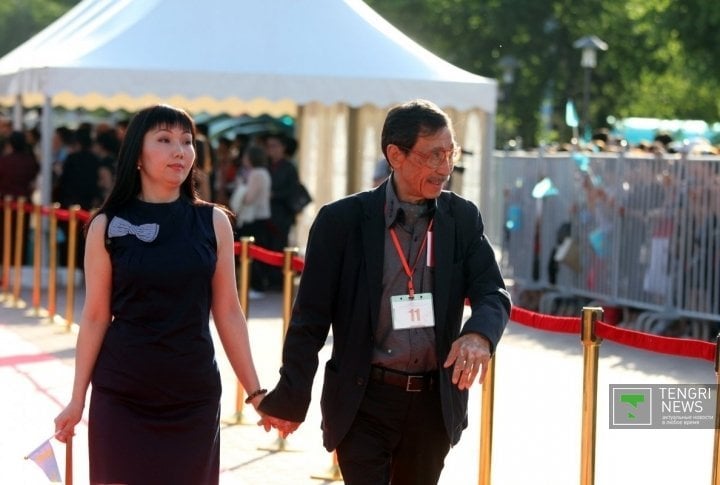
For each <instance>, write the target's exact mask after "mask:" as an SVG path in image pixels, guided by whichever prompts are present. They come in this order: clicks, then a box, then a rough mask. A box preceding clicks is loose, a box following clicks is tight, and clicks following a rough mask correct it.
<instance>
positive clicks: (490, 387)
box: [478, 356, 495, 485]
mask: <svg viewBox="0 0 720 485" xmlns="http://www.w3.org/2000/svg"><path fill="white" fill-rule="evenodd" d="M487 366H488V367H487V373H486V374H485V381H484V382H483V385H482V413H481V414H480V470H479V472H478V484H479V485H490V479H491V473H492V440H493V412H494V407H495V356H492V357H491V358H490V360H489V361H488V363H487Z"/></svg>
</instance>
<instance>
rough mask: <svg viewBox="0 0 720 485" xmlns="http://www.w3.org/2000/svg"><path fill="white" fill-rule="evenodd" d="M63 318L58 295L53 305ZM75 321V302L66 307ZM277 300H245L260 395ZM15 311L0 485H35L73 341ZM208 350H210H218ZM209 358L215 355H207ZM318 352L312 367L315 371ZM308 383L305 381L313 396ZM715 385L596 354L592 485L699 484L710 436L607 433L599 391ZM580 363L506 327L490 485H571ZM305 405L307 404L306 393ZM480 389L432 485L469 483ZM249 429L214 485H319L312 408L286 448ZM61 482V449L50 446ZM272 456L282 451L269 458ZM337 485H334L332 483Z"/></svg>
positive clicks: (9, 316) (0, 344) (706, 370)
mask: <svg viewBox="0 0 720 485" xmlns="http://www.w3.org/2000/svg"><path fill="white" fill-rule="evenodd" d="M58 298H59V300H58V313H59V314H61V315H64V314H65V313H64V312H65V310H64V307H65V305H64V302H63V301H62V300H63V299H64V293H63V294H59V296H58ZM77 301H78V303H77V307H76V318H79V314H80V309H81V301H82V294H78V295H77ZM280 305H281V303H280V297H279V295H273V294H270V295H268V296H267V298H265V299H263V300H254V301H252V302H251V305H250V308H249V312H248V313H249V325H250V333H251V339H252V346H253V355H254V357H255V360H256V364H257V366H258V370H259V372H260V374H261V380H262V382H263V383H264V384H266V385H267V386H271V385H272V384H273V383H274V382H275V379H276V376H277V368H278V364H279V361H280V346H281V339H282V336H281V333H282V322H281V319H280V315H281V306H280ZM25 313H26V311H25V310H22V309H17V308H8V307H5V306H3V302H0V433H1V434H0V436H1V438H0V484H9V485H23V484H25V485H30V484H43V483H47V482H46V481H45V480H44V476H43V475H42V472H40V471H39V469H38V468H37V467H36V466H35V465H34V464H33V463H31V462H29V461H24V460H23V456H24V455H25V454H26V453H27V452H29V451H30V450H32V449H33V448H34V447H35V446H37V445H38V444H39V443H40V442H42V441H43V440H44V439H46V438H48V437H49V436H50V435H51V434H52V432H53V423H52V420H53V418H54V416H55V415H56V414H57V413H58V411H59V410H60V409H61V407H62V406H63V405H64V403H65V401H66V399H67V398H68V397H69V394H70V388H71V385H72V376H73V369H72V365H73V357H74V344H75V334H73V333H67V332H65V330H64V326H62V325H59V324H57V323H55V324H53V323H43V321H41V320H40V319H38V318H36V317H30V316H27V315H26V314H25ZM218 348H219V347H218ZM219 349H220V348H219ZM328 355H329V347H326V348H325V349H324V350H323V355H321V362H322V361H323V360H327V357H328ZM219 361H220V363H221V369H222V374H223V381H224V389H225V392H224V395H223V407H224V409H225V410H226V411H225V415H226V416H227V419H228V420H230V421H233V418H234V416H233V414H234V410H235V391H236V386H235V380H234V377H233V376H232V375H231V372H229V367H228V365H227V362H226V361H225V360H224V355H223V354H222V351H221V350H219ZM319 382H320V379H319V378H317V379H316V383H317V384H319ZM621 383H625V384H643V383H644V384H652V383H715V374H714V371H713V368H712V365H711V364H710V363H709V362H705V361H699V360H693V359H684V358H673V357H668V356H663V355H656V354H651V353H647V352H642V351H635V350H633V349H628V348H624V347H621V346H618V345H615V344H612V343H611V342H606V343H604V344H603V345H602V347H601V362H600V371H599V393H598V394H599V403H598V424H597V446H598V451H597V455H596V471H597V472H596V480H595V483H596V484H597V485H625V484H627V485H630V484H659V485H665V484H668V485H670V484H683V485H695V484H705V483H709V482H710V477H711V466H712V453H713V430H611V429H609V428H608V392H607V389H608V385H609V384H621ZM581 386H582V355H581V346H580V342H579V338H578V337H576V336H573V335H564V334H551V333H547V332H540V331H536V330H532V329H528V328H526V327H522V326H520V325H516V324H512V323H511V324H510V326H509V327H508V330H507V332H506V335H505V337H504V340H503V342H502V343H501V347H500V348H499V351H498V354H497V358H496V400H495V420H494V442H493V468H492V470H493V473H492V478H493V481H492V483H493V484H499V485H526V484H532V485H542V484H547V485H564V484H568V485H569V484H577V483H580V481H579V477H580V473H579V467H580V452H579V450H580V422H581V419H580V417H581V402H582V401H581V399H582V395H581ZM314 396H319V388H318V387H317V386H316V390H315V393H314ZM479 398H480V388H479V387H477V388H475V389H473V391H472V393H471V403H470V412H471V414H470V427H469V428H468V430H467V431H466V432H465V434H464V435H463V439H462V440H461V442H460V444H459V445H458V446H457V447H455V448H454V449H453V450H452V451H451V452H450V456H449V457H448V459H447V462H446V467H445V471H444V472H443V476H442V478H441V482H440V483H441V484H442V485H450V484H476V483H478V456H479V451H478V449H479V414H480V401H479ZM244 418H245V421H247V422H248V423H250V424H233V425H226V426H224V427H223V429H222V451H221V468H222V474H221V483H223V484H238V485H244V484H263V485H265V484H293V485H295V484H322V483H331V480H329V479H315V478H312V477H313V475H323V474H327V473H329V472H331V471H332V463H333V462H332V455H330V454H328V453H326V452H325V451H324V450H323V448H322V446H321V438H320V431H319V410H318V404H317V401H316V400H314V401H313V403H312V405H311V412H310V415H309V417H308V420H307V422H306V423H305V424H304V425H303V426H302V427H301V428H300V430H298V431H297V432H296V433H295V434H294V435H292V436H291V437H290V438H289V439H288V440H287V441H286V442H284V443H279V442H278V441H277V436H276V435H275V434H272V433H271V434H266V433H265V432H264V431H263V430H262V429H260V428H259V427H257V426H255V424H254V422H255V421H256V419H257V416H256V415H255V414H254V412H252V410H247V409H246V412H245V413H244ZM54 447H55V450H56V454H57V455H58V461H59V463H60V467H61V470H62V469H64V452H65V451H64V446H63V445H62V444H60V443H57V442H55V444H54ZM86 447H87V443H86V428H85V426H84V424H83V425H81V426H79V427H78V429H77V436H76V439H75V446H74V483H75V484H76V485H85V484H87V451H86ZM278 448H284V450H283V451H277V449H278ZM336 483H339V482H336Z"/></svg>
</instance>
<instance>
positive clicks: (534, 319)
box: [510, 307, 716, 362]
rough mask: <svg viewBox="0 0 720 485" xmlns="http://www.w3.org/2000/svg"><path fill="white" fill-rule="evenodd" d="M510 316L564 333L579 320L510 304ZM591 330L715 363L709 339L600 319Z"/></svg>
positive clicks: (628, 343) (618, 340)
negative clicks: (649, 330)
mask: <svg viewBox="0 0 720 485" xmlns="http://www.w3.org/2000/svg"><path fill="white" fill-rule="evenodd" d="M510 319H511V320H512V321H514V322H516V323H519V324H521V325H525V326H528V327H533V328H537V329H539V330H547V331H550V332H564V333H574V334H578V335H579V334H580V326H581V320H580V318H574V317H557V316H554V315H543V314H541V313H536V312H532V311H530V310H526V309H524V308H520V307H513V309H512V312H511V314H510ZM595 332H596V334H597V336H598V337H600V338H602V339H605V340H610V341H613V342H615V343H618V344H621V345H626V346H628V347H634V348H636V349H640V350H648V351H650V352H657V353H661V354H668V355H676V356H679V357H693V358H695V359H703V360H709V361H710V362H715V347H716V345H715V344H714V343H711V342H705V341H703V340H697V339H687V338H675V337H664V336H662V335H653V334H649V333H645V332H638V331H636V330H630V329H627V328H621V327H616V326H614V325H609V324H607V323H604V322H597V325H596V327H595Z"/></svg>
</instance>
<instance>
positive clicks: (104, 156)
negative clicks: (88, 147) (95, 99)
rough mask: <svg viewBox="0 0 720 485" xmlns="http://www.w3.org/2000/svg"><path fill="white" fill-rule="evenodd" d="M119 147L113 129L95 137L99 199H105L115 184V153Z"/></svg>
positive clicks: (94, 147)
mask: <svg viewBox="0 0 720 485" xmlns="http://www.w3.org/2000/svg"><path fill="white" fill-rule="evenodd" d="M119 149H120V142H119V141H118V139H117V135H116V134H115V130H109V131H103V132H101V133H98V134H97V136H96V137H95V144H94V145H93V151H94V152H95V154H96V155H97V156H98V157H99V158H100V165H99V167H98V187H99V189H100V199H101V200H105V198H107V196H108V195H110V192H111V191H112V187H113V185H114V184H115V172H116V164H117V154H118V150H119Z"/></svg>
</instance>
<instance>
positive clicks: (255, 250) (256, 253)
mask: <svg viewBox="0 0 720 485" xmlns="http://www.w3.org/2000/svg"><path fill="white" fill-rule="evenodd" d="M248 254H249V256H250V257H251V258H252V259H254V260H255V261H261V262H263V263H265V264H269V265H270V266H277V267H279V268H282V265H283V253H278V252H276V251H270V250H269V249H265V248H261V247H260V246H255V245H254V244H252V245H250V250H249V251H248Z"/></svg>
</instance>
